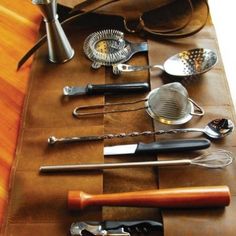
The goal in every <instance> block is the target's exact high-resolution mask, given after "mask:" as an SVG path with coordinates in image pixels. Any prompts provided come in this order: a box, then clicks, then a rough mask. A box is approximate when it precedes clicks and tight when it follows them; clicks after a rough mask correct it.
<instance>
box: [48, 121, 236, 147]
mask: <svg viewBox="0 0 236 236" xmlns="http://www.w3.org/2000/svg"><path fill="white" fill-rule="evenodd" d="M233 130H234V123H233V122H232V121H231V120H229V119H226V118H219V119H215V120H212V121H211V122H209V123H208V124H207V125H206V126H205V127H204V128H186V129H169V130H157V131H144V132H131V133H119V134H104V135H99V136H81V137H65V138H56V137H55V136H51V137H49V138H48V144H50V145H53V144H56V143H73V142H83V141H98V140H105V139H114V138H128V137H138V136H151V135H161V134H181V133H183V134H184V133H191V132H194V133H195V132H199V133H203V134H205V135H206V136H207V137H209V138H212V139H220V138H224V137H225V136H227V135H229V134H231V133H232V131H233Z"/></svg>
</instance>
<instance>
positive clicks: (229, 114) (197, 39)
mask: <svg viewBox="0 0 236 236" xmlns="http://www.w3.org/2000/svg"><path fill="white" fill-rule="evenodd" d="M148 43H149V50H150V51H149V62H150V64H157V63H160V64H163V63H164V61H165V60H166V59H168V57H169V56H171V55H174V54H175V53H178V52H180V51H183V50H186V49H190V48H197V47H204V48H209V49H212V50H214V51H216V53H217V55H218V56H219V61H218V64H217V65H216V66H215V67H214V68H213V69H212V70H211V71H209V72H207V73H206V74H204V75H202V76H199V78H193V79H189V81H184V80H183V81H182V83H183V84H184V85H185V86H186V88H187V90H188V93H189V97H190V98H192V99H193V100H195V101H196V102H198V104H200V105H201V106H202V107H203V108H204V109H205V112H206V113H205V115H204V117H202V118H198V117H193V118H192V120H191V121H190V122H188V123H187V124H185V125H182V126H180V127H199V128H203V127H205V126H206V124H207V123H208V122H210V121H211V120H213V119H216V118H221V117H226V118H229V119H231V120H233V122H234V123H235V114H234V110H233V106H232V101H231V98H230V94H229V88H228V84H227V80H226V78H225V72H224V69H223V63H222V59H221V57H220V52H219V49H218V45H217V39H216V35H215V31H214V27H213V26H212V25H211V24H210V22H209V24H208V25H207V26H206V27H205V28H204V29H203V30H202V31H201V32H200V33H198V34H197V35H195V36H194V37H191V38H188V39H182V40H179V41H175V42H168V43H167V42H157V41H148ZM150 81H151V85H152V88H155V87H158V86H160V85H161V84H163V83H166V82H170V81H171V79H170V78H169V77H168V76H167V75H165V74H163V73H162V74H161V75H160V74H158V73H157V71H156V70H153V71H151V79H150ZM154 126H155V129H156V130H158V129H165V128H167V126H166V125H161V124H160V123H157V122H155V123H154ZM173 127H174V126H173ZM173 127H172V128H173ZM178 127H179V126H178ZM169 128H171V126H170V127H169ZM198 136H199V133H196V134H185V135H183V134H182V135H176V136H175V137H176V138H181V137H184V138H187V137H198ZM170 138H172V136H170V135H169V136H168V135H166V136H163V137H161V136H157V137H156V139H157V140H158V139H170ZM235 140H236V135H235V132H234V133H233V134H232V135H230V136H227V137H225V138H224V139H222V140H218V141H213V142H212V145H211V148H210V150H209V151H214V150H217V149H226V150H229V151H232V152H233V153H235V151H236V149H235ZM205 152H206V151H204V152H203V151H201V152H200V151H199V152H192V153H175V154H169V155H168V156H167V155H159V156H158V160H168V159H171V158H173V159H175V158H176V159H178V158H194V157H197V156H199V155H201V154H203V153H205ZM235 168H236V166H235V162H234V163H233V165H231V166H229V167H227V168H226V169H217V170H209V169H205V168H199V167H187V166H186V167H178V168H177V167H176V168H175V167H172V168H162V169H159V172H158V173H159V187H160V188H171V187H187V186H207V185H220V184H226V185H228V186H229V187H230V190H231V194H232V201H231V204H230V206H229V207H226V208H225V209H207V210H203V209H199V210H194V211H192V210H184V211H183V210H163V211H162V214H163V223H164V235H223V234H224V235H234V234H235V226H234V224H233V223H232V218H234V217H235V216H234V212H235V190H236V189H235V178H236V176H235Z"/></svg>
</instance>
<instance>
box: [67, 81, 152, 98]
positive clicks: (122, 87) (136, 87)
mask: <svg viewBox="0 0 236 236" xmlns="http://www.w3.org/2000/svg"><path fill="white" fill-rule="evenodd" d="M147 91H149V85H148V83H143V82H140V83H139V82H138V83H122V84H87V86H85V87H74V86H66V87H64V88H63V94H64V95H65V96H77V95H85V94H87V95H99V94H123V93H126V94H127V93H141V92H147Z"/></svg>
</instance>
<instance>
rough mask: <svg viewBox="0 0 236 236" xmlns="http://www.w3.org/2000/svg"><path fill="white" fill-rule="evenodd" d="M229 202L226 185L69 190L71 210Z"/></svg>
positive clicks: (198, 205) (207, 204) (194, 205)
mask: <svg viewBox="0 0 236 236" xmlns="http://www.w3.org/2000/svg"><path fill="white" fill-rule="evenodd" d="M229 203H230V191H229V188H228V187H227V186H206V187H186V188H172V189H160V190H149V191H139V192H127V193H114V194H100V195H90V194H87V193H84V192H82V191H69V193H68V206H69V208H70V209H83V208H85V207H87V206H137V207H141V206H143V207H161V208H197V207H199V208H200V207H224V206H227V205H229Z"/></svg>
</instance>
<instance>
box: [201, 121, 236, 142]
mask: <svg viewBox="0 0 236 236" xmlns="http://www.w3.org/2000/svg"><path fill="white" fill-rule="evenodd" d="M233 130H234V123H233V122H232V121H231V120H229V119H224V118H222V119H215V120H212V121H211V122H209V123H208V124H207V126H206V127H205V128H204V131H203V132H204V133H205V135H207V136H208V137H210V138H213V139H220V138H223V137H225V136H227V135H229V134H230V133H231V132H232V131H233Z"/></svg>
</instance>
